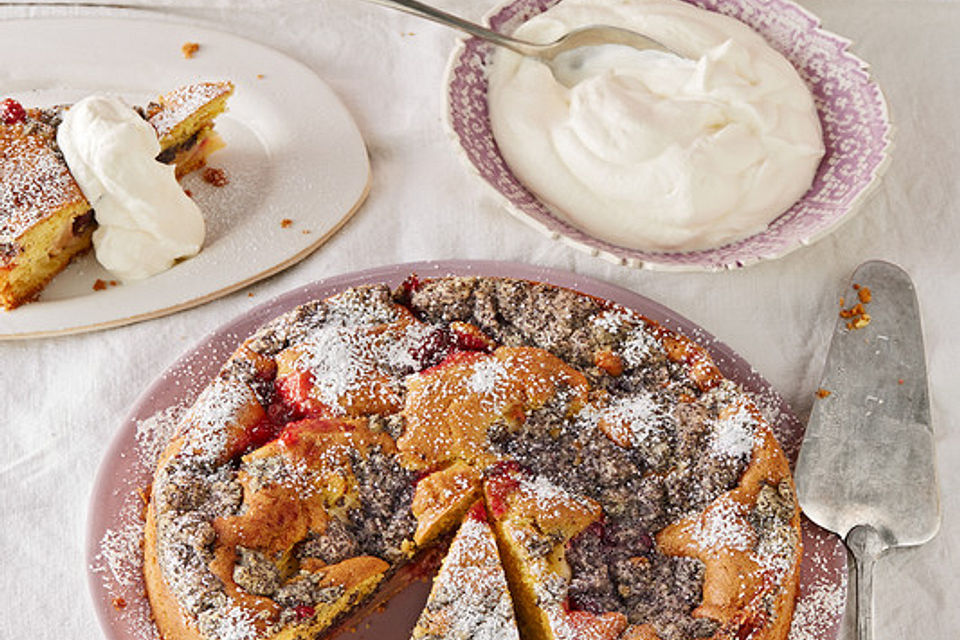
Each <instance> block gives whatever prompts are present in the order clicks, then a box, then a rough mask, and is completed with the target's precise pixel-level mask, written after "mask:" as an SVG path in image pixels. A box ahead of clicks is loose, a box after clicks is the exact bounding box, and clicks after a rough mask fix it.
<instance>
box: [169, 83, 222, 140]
mask: <svg viewBox="0 0 960 640" xmlns="http://www.w3.org/2000/svg"><path fill="white" fill-rule="evenodd" d="M231 90H232V87H231V85H230V84H229V83H227V82H204V83H200V84H191V85H187V86H184V87H179V88H177V89H174V90H173V91H171V92H170V93H167V94H165V95H163V96H161V98H160V102H161V104H162V105H163V109H162V110H161V111H160V112H159V113H157V114H155V115H154V116H152V117H151V118H150V124H152V125H153V128H154V129H156V130H157V136H158V137H160V138H161V139H162V138H163V137H164V136H165V135H167V134H169V133H170V132H171V131H173V129H174V127H176V126H177V125H178V124H180V123H181V122H183V121H184V119H185V118H187V117H189V116H190V115H191V114H193V113H194V112H196V111H197V110H199V109H201V108H202V107H204V106H205V105H206V104H207V103H208V102H210V101H211V100H214V99H216V98H218V97H220V96H222V95H224V94H225V93H227V92H229V91H231Z"/></svg>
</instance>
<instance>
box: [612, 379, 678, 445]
mask: <svg viewBox="0 0 960 640" xmlns="http://www.w3.org/2000/svg"><path fill="white" fill-rule="evenodd" d="M598 419H599V420H603V421H604V422H606V423H609V424H615V425H618V426H621V427H624V428H625V429H626V432H627V434H628V435H629V440H630V445H631V446H639V445H641V444H643V443H644V442H646V441H647V440H649V439H651V438H658V439H659V438H661V437H662V435H661V434H663V433H664V432H665V431H666V429H665V427H664V423H665V422H668V421H672V418H671V416H670V414H669V413H668V409H667V407H666V406H665V405H664V403H663V402H657V400H656V398H654V397H653V395H652V394H650V393H648V392H640V391H638V392H636V393H634V394H633V395H629V396H623V397H620V398H617V399H616V400H614V401H613V402H612V403H611V404H610V405H609V406H606V407H604V408H603V409H601V410H600V412H599V414H598Z"/></svg>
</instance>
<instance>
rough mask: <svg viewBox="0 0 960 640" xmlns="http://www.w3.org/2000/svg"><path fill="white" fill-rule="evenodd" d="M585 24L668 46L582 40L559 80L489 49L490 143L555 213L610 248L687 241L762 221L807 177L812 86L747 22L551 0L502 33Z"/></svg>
mask: <svg viewBox="0 0 960 640" xmlns="http://www.w3.org/2000/svg"><path fill="white" fill-rule="evenodd" d="M592 24H609V25H614V26H619V27H624V28H627V29H633V30H635V31H638V32H640V33H643V34H645V35H648V36H650V37H652V38H654V39H656V40H658V41H660V42H662V43H663V44H665V45H666V46H667V47H669V48H670V49H672V50H674V51H677V52H679V53H680V54H682V56H680V55H674V54H670V53H663V52H658V51H637V50H635V49H631V48H628V47H624V46H621V45H605V46H602V47H592V48H589V49H584V50H583V53H584V55H583V56H582V60H581V61H580V65H579V66H578V67H577V68H576V69H574V70H572V71H571V72H570V73H569V74H567V75H566V76H565V77H564V78H563V80H564V84H561V83H560V82H558V81H557V79H555V78H554V77H553V75H552V74H551V72H550V70H549V69H548V68H547V67H546V66H545V65H543V64H542V63H540V62H537V61H536V60H533V59H530V58H524V57H521V56H519V55H517V54H515V53H513V52H511V51H508V50H506V49H498V50H497V51H496V52H495V54H494V59H493V64H492V65H491V67H490V75H489V94H488V99H489V111H490V121H491V127H492V130H493V134H494V137H495V139H496V141H497V145H498V147H499V149H500V152H501V154H502V155H503V157H504V159H505V160H506V161H507V164H508V165H509V166H510V169H511V170H512V171H513V173H514V174H515V175H516V176H517V178H519V180H520V181H521V182H523V183H524V184H525V185H526V186H527V187H528V188H529V189H530V190H531V191H533V192H534V193H535V194H536V195H537V196H538V197H539V198H540V199H541V200H542V201H544V202H545V203H546V204H547V205H548V206H550V207H551V209H553V210H554V211H555V212H556V213H557V215H559V216H561V217H562V218H564V219H566V220H568V221H569V222H571V223H572V224H574V225H576V226H578V227H580V228H582V229H584V230H585V231H587V232H588V233H590V234H592V235H594V236H595V237H597V238H600V239H602V240H606V241H608V242H612V243H615V244H618V245H620V246H625V247H630V248H635V249H643V250H652V251H693V250H699V249H705V248H710V247H717V246H721V245H723V244H726V243H729V242H732V241H735V240H738V239H740V238H744V237H747V236H750V235H753V234H755V233H758V232H760V231H762V230H763V229H765V228H766V227H767V225H768V224H769V223H770V222H771V221H772V220H774V219H775V218H776V217H777V216H779V215H780V214H781V213H783V212H784V211H785V210H786V209H788V208H789V207H790V206H791V205H792V204H793V203H794V202H795V201H797V200H798V199H799V198H800V197H801V196H802V195H803V194H804V193H805V192H806V191H807V190H808V189H809V187H810V185H811V183H812V181H813V178H814V175H815V173H816V170H817V166H818V164H819V162H820V159H821V158H822V156H823V153H824V146H823V141H822V134H821V129H820V122H819V118H818V115H817V111H816V108H815V106H814V102H813V97H812V95H811V93H810V91H809V89H808V88H807V86H806V85H805V84H804V82H803V80H802V79H801V78H800V76H799V75H798V74H797V72H796V70H795V69H794V68H793V66H792V65H791V64H790V63H789V62H788V61H787V60H786V59H785V58H784V57H783V56H782V55H780V54H779V53H778V52H777V51H775V50H774V49H773V48H771V47H770V46H769V45H768V44H767V42H766V41H765V40H764V39H763V38H762V37H761V36H760V35H759V34H757V33H756V32H754V31H753V30H751V29H750V28H749V27H747V26H746V25H744V24H743V23H741V22H739V21H737V20H734V19H733V18H730V17H727V16H724V15H721V14H718V13H714V12H711V11H706V10H703V9H699V8H697V7H695V6H693V5H690V4H687V3H685V2H682V1H681V0H564V1H563V2H561V3H559V4H557V5H555V6H553V7H551V8H550V9H548V10H546V11H545V12H543V13H542V14H539V15H537V16H535V17H534V18H532V19H530V20H529V21H527V22H526V23H524V24H523V25H521V27H520V28H519V29H517V31H516V32H515V33H514V35H516V36H517V37H521V38H525V39H528V40H532V41H536V42H548V41H551V40H554V39H556V38H558V37H560V36H561V35H563V34H564V33H566V32H569V31H571V30H572V29H574V28H577V27H581V26H587V25H592ZM567 85H569V86H567Z"/></svg>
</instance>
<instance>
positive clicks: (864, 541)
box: [847, 525, 887, 640]
mask: <svg viewBox="0 0 960 640" xmlns="http://www.w3.org/2000/svg"><path fill="white" fill-rule="evenodd" d="M847 546H848V547H849V548H850V551H851V552H852V553H853V557H854V558H856V563H857V584H856V588H857V640H873V567H874V565H875V564H876V563H877V558H879V557H880V555H881V554H882V553H883V552H884V551H886V550H887V544H886V543H885V542H884V540H883V538H882V537H881V535H880V533H879V532H878V531H877V530H876V529H874V528H873V527H870V526H866V525H861V526H859V527H854V528H853V529H851V531H850V533H849V534H847Z"/></svg>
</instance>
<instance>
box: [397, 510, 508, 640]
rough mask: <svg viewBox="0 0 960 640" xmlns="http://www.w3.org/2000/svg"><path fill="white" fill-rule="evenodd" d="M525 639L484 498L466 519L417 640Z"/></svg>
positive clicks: (425, 610) (437, 581) (416, 632)
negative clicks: (518, 626) (515, 616)
mask: <svg viewBox="0 0 960 640" xmlns="http://www.w3.org/2000/svg"><path fill="white" fill-rule="evenodd" d="M467 638H475V639H476V640H519V639H520V636H519V632H518V631H517V625H516V619H515V618H514V615H513V601H512V599H511V598H510V589H509V587H508V586H507V578H506V575H505V574H504V571H503V566H502V564H501V563H500V554H499V552H498V551H497V540H496V538H495V537H494V535H493V529H492V528H491V527H490V523H489V522H487V514H486V510H485V508H484V506H483V503H482V502H477V503H476V504H475V505H474V506H473V507H472V508H471V509H470V511H469V512H468V513H467V515H466V517H464V519H463V522H462V523H461V524H460V529H459V530H458V531H457V535H456V537H454V539H453V542H451V543H450V550H449V552H448V553H447V555H446V557H445V558H444V559H443V565H442V566H441V567H440V571H439V572H438V573H437V577H436V578H435V579H434V581H433V587H432V588H431V589H430V597H429V598H428V599H427V604H426V606H425V607H424V608H423V612H422V613H421V614H420V619H419V620H417V626H416V627H414V629H413V635H412V639H413V640H465V639H467Z"/></svg>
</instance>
